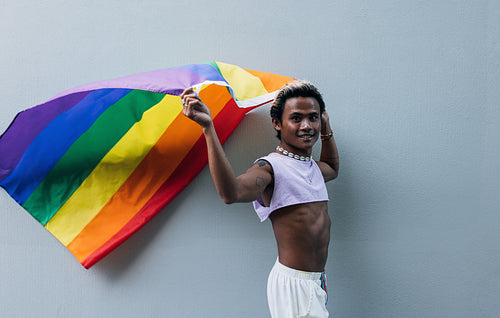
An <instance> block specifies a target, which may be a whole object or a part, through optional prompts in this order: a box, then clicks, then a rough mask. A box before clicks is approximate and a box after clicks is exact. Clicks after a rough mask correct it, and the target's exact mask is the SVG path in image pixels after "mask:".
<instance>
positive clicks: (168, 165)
mask: <svg viewBox="0 0 500 318" xmlns="http://www.w3.org/2000/svg"><path fill="white" fill-rule="evenodd" d="M200 97H201V98H202V99H203V102H204V103H205V104H207V105H208V106H209V107H210V110H211V112H212V115H213V116H216V115H217V114H218V113H219V111H220V110H222V108H224V106H225V105H226V104H227V102H228V101H229V100H230V99H231V96H230V95H229V93H228V91H227V89H226V88H225V87H222V86H216V85H211V86H209V87H207V88H205V89H203V90H202V91H201V92H200ZM200 136H201V129H200V128H199V127H197V126H196V124H195V123H193V122H192V121H191V120H190V119H188V118H186V117H185V116H184V115H182V114H180V115H179V116H178V117H177V118H176V119H175V120H174V121H173V122H172V124H171V125H170V126H169V127H168V128H167V130H166V131H165V133H164V134H163V135H162V137H161V138H160V139H159V140H158V142H157V144H156V145H155V146H154V147H153V149H152V150H151V151H150V152H149V153H148V154H147V156H146V157H145V158H144V160H143V161H142V162H141V163H140V164H139V166H138V167H137V169H136V170H135V171H134V172H133V173H132V174H131V176H130V177H129V178H128V179H127V181H125V183H124V184H123V185H122V186H121V187H120V189H119V190H118V191H117V192H116V193H115V195H113V197H112V198H111V199H110V201H109V202H108V203H107V204H106V206H104V207H103V209H102V210H101V211H100V212H99V213H98V214H97V215H96V216H95V218H94V219H93V220H92V221H91V222H89V224H87V226H86V227H85V228H84V229H83V230H82V231H81V232H80V233H79V234H78V235H77V236H76V237H75V239H74V240H73V241H72V242H71V243H70V244H69V245H68V246H67V247H68V249H69V250H70V251H71V253H73V255H74V256H75V257H76V258H77V259H78V261H80V262H82V261H83V260H84V259H85V258H86V257H87V256H89V255H90V254H91V253H92V252H93V251H94V250H96V249H98V248H99V247H100V246H101V245H103V244H104V243H106V241H107V240H109V239H110V238H111V237H113V235H114V234H115V233H116V232H118V231H119V230H120V229H121V228H122V227H123V226H124V225H125V224H126V223H127V222H128V221H129V220H130V219H132V218H133V217H134V215H135V214H136V213H137V212H138V211H139V210H140V209H141V208H142V207H143V205H144V204H146V203H147V201H148V200H149V199H150V198H151V197H152V196H153V195H154V193H155V192H156V191H157V190H158V188H160V186H161V185H162V184H163V183H164V182H165V180H166V179H168V177H169V176H170V175H171V174H172V173H173V172H174V170H175V169H176V168H177V166H178V165H179V163H180V162H181V161H182V160H183V159H184V157H185V156H186V154H187V153H188V152H189V150H190V149H191V147H192V146H193V145H194V143H195V142H196V141H197V140H198V138H199V137H200Z"/></svg>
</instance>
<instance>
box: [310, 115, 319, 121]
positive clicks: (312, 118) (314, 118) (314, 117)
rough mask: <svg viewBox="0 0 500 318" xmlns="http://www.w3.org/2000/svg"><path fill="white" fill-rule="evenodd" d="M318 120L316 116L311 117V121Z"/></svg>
mask: <svg viewBox="0 0 500 318" xmlns="http://www.w3.org/2000/svg"><path fill="white" fill-rule="evenodd" d="M318 119H319V117H318V116H311V121H317V120H318Z"/></svg>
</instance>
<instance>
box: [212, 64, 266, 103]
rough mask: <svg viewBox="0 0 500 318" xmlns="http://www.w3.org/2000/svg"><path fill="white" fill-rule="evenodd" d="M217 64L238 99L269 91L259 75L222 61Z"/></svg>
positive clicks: (250, 97) (253, 96)
mask: <svg viewBox="0 0 500 318" xmlns="http://www.w3.org/2000/svg"><path fill="white" fill-rule="evenodd" d="M217 66H218V67H219V70H220V72H221V73H222V76H223V77H224V78H225V79H226V81H227V82H228V83H229V85H230V86H231V87H232V88H233V90H234V94H235V95H236V96H235V97H236V99H237V100H247V99H252V98H255V97H257V96H261V95H265V94H268V93H269V92H268V91H267V90H266V88H265V87H264V84H262V82H261V80H260V79H259V78H258V77H256V76H255V75H252V74H250V73H248V72H247V71H245V70H244V69H242V68H241V67H238V66H235V65H231V64H226V63H220V62H217Z"/></svg>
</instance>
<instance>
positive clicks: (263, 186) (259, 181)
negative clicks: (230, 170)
mask: <svg viewBox="0 0 500 318" xmlns="http://www.w3.org/2000/svg"><path fill="white" fill-rule="evenodd" d="M255 185H256V186H257V189H259V193H262V192H264V190H265V189H266V182H265V181H264V178H262V177H257V178H255Z"/></svg>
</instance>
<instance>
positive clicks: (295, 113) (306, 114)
mask: <svg viewBox="0 0 500 318" xmlns="http://www.w3.org/2000/svg"><path fill="white" fill-rule="evenodd" d="M311 115H319V113H318V112H316V111H314V112H311V113H299V112H293V113H290V116H311Z"/></svg>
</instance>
